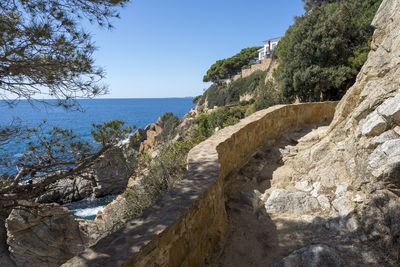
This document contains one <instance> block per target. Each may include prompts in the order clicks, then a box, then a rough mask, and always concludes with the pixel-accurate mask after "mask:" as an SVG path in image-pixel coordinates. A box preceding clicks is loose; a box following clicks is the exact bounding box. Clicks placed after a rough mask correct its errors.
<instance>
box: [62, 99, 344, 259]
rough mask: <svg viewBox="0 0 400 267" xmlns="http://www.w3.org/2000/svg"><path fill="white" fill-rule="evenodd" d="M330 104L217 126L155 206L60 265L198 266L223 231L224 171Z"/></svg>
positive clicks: (326, 113) (279, 109)
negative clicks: (175, 183) (182, 175)
mask: <svg viewBox="0 0 400 267" xmlns="http://www.w3.org/2000/svg"><path fill="white" fill-rule="evenodd" d="M336 104H337V102H324V103H305V104H294V105H279V106H274V107H271V108H269V109H266V110H262V111H259V112H256V113H254V114H252V115H251V116H249V117H247V118H245V119H243V120H241V121H240V122H239V123H238V124H236V125H233V126H230V127H227V128H224V129H222V130H220V131H219V132H218V133H216V134H215V135H213V136H212V137H211V138H209V139H207V140H206V141H204V142H202V143H200V144H199V145H197V146H196V147H194V148H193V149H192V150H191V151H190V152H189V155H188V171H187V174H186V175H185V178H184V179H183V180H182V181H180V182H179V183H177V185H176V186H175V188H174V189H173V190H172V191H170V192H168V193H167V194H166V195H165V196H164V197H163V198H162V199H161V200H160V201H159V202H158V203H157V204H156V205H155V206H153V207H151V208H149V209H147V210H146V211H145V212H144V213H143V214H142V216H140V217H138V218H136V219H134V220H132V221H130V222H128V223H127V224H126V225H125V226H124V227H123V228H122V229H120V230H119V231H117V232H115V233H113V234H111V235H109V236H107V237H105V238H104V239H102V240H100V241H99V242H98V243H97V244H96V245H94V246H93V247H91V248H89V249H87V250H86V251H84V252H83V253H81V254H80V255H78V256H77V257H75V258H73V259H71V260H69V261H68V262H67V263H65V264H64V265H63V266H202V265H203V263H204V261H205V259H206V258H207V256H208V255H210V254H211V252H212V251H213V250H214V249H215V247H216V246H217V244H218V242H219V241H221V240H223V238H224V237H225V235H226V231H227V216H226V210H225V199H224V193H225V192H224V184H225V181H226V178H227V177H229V174H230V173H232V172H233V171H235V170H237V169H238V168H240V167H241V166H242V165H243V164H245V163H246V162H247V160H248V159H249V158H250V157H251V156H252V155H253V153H254V152H255V151H256V149H257V148H259V147H261V146H263V145H264V144H265V143H266V142H267V141H268V140H271V139H275V138H277V137H278V136H279V135H280V134H281V133H283V132H285V131H287V130H289V129H290V128H292V127H296V126H302V125H305V124H316V123H318V124H319V123H323V122H326V123H328V122H329V121H331V120H332V118H333V115H334V112H335V106H336Z"/></svg>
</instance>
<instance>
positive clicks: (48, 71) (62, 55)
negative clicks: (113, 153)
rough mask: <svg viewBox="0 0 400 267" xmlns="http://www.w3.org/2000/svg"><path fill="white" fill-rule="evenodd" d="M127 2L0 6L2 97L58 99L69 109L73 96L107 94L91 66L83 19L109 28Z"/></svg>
mask: <svg viewBox="0 0 400 267" xmlns="http://www.w3.org/2000/svg"><path fill="white" fill-rule="evenodd" d="M128 1H129V0H105V1H92V0H59V1H50V0H29V1H27V0H23V1H22V0H21V1H1V2H0V44H1V49H0V62H1V64H0V73H1V76H0V98H1V99H5V100H8V99H17V98H26V99H32V98H34V96H36V95H38V96H40V97H41V98H42V96H43V95H47V96H50V97H51V98H56V99H58V100H59V101H58V102H57V104H58V105H60V106H65V107H71V106H73V105H74V104H76V102H74V101H73V99H75V98H90V97H94V96H96V95H99V94H103V93H105V92H106V87H105V86H104V85H102V84H100V83H99V80H100V79H101V78H102V77H103V75H104V73H103V71H102V70H101V68H99V67H96V66H95V65H94V60H93V58H92V54H93V51H94V46H93V43H92V42H91V38H90V34H89V33H87V32H85V31H84V30H83V29H82V27H81V25H80V22H81V21H82V19H87V20H88V21H89V22H91V23H96V24H98V25H99V26H100V27H106V28H111V27H112V26H111V24H110V20H111V19H112V18H118V17H119V15H118V13H117V8H118V7H119V6H124V5H125V4H126V3H127V2H128Z"/></svg>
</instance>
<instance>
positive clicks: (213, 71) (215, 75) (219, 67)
mask: <svg viewBox="0 0 400 267" xmlns="http://www.w3.org/2000/svg"><path fill="white" fill-rule="evenodd" d="M260 48H261V47H259V46H256V47H249V48H244V49H242V50H241V51H240V52H239V53H238V54H236V55H234V56H233V57H230V58H227V59H221V60H218V61H217V62H215V63H214V64H213V65H212V66H211V67H210V69H209V70H208V71H207V74H206V75H205V76H204V77H203V81H204V82H218V81H219V80H223V79H227V78H230V77H232V76H233V75H235V74H237V73H239V72H240V71H241V70H242V68H243V67H244V66H247V65H248V64H249V63H250V61H251V60H253V59H254V58H256V57H257V56H258V52H257V50H258V49H260Z"/></svg>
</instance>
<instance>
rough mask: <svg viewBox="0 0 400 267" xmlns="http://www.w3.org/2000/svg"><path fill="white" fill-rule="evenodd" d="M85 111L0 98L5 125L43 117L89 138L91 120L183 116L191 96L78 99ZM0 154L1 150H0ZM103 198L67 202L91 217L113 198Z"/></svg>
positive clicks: (16, 147) (15, 151) (15, 148)
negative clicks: (10, 103) (167, 115)
mask: <svg viewBox="0 0 400 267" xmlns="http://www.w3.org/2000/svg"><path fill="white" fill-rule="evenodd" d="M47 101H49V102H50V103H55V102H54V100H47ZM78 103H79V104H80V106H81V107H82V109H83V110H84V112H78V111H66V110H64V109H62V108H55V107H52V106H48V105H43V104H40V103H33V104H34V105H32V104H31V103H29V102H28V101H26V100H20V101H17V102H16V103H15V104H16V105H15V107H14V108H9V107H8V105H7V104H6V103H5V102H4V101H0V125H1V126H5V125H7V124H9V123H11V122H12V121H20V123H21V125H23V126H28V127H35V126H38V125H39V124H40V123H41V122H43V120H46V121H47V123H46V124H47V125H49V126H53V125H57V126H58V127H60V128H66V129H73V130H74V131H75V133H76V134H78V135H80V136H82V137H83V138H84V139H85V140H87V141H90V140H91V134H90V130H91V129H92V124H93V123H95V124H100V123H102V122H104V121H112V120H122V121H125V123H126V125H129V126H136V128H144V127H146V126H147V125H148V124H150V123H154V122H156V121H157V119H158V118H159V117H160V116H162V115H163V114H164V113H166V112H172V113H174V114H175V115H176V116H178V117H179V118H182V117H183V116H184V115H185V114H186V113H187V112H189V110H190V109H191V108H193V107H194V104H193V103H192V98H189V97H187V98H124V99H85V100H78ZM6 152H7V154H9V155H13V156H15V157H18V156H19V155H21V153H23V152H24V146H23V144H11V145H8V146H7V147H6ZM0 156H1V154H0ZM112 199H113V198H112V197H106V198H105V199H87V200H83V201H80V202H77V203H74V204H72V205H68V208H69V209H70V211H71V212H72V213H73V214H74V215H75V216H76V217H80V218H86V219H93V218H94V217H95V215H96V213H97V211H99V210H102V209H104V207H105V205H106V204H108V203H109V202H111V201H112Z"/></svg>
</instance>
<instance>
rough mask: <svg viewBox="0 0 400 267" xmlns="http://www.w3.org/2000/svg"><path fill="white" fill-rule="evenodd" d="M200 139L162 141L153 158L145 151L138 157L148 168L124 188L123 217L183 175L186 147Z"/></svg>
mask: <svg viewBox="0 0 400 267" xmlns="http://www.w3.org/2000/svg"><path fill="white" fill-rule="evenodd" d="M203 140H204V138H203V137H200V136H195V137H192V138H189V139H186V140H184V141H176V142H173V143H171V144H169V145H165V146H164V147H162V148H161V151H160V154H159V156H158V157H156V158H155V159H151V157H150V156H149V155H148V154H147V153H146V152H144V153H143V154H142V155H141V156H140V157H139V160H140V162H141V164H140V165H141V166H142V167H143V166H146V167H147V169H148V170H149V171H148V173H147V174H146V175H145V176H144V177H142V179H141V180H140V181H139V182H138V183H137V184H135V185H133V186H132V187H129V188H128V189H126V190H125V192H124V197H125V199H126V201H127V209H126V210H124V219H125V220H129V219H132V218H134V217H136V216H138V215H140V214H141V213H142V212H143V210H144V209H145V208H147V207H149V206H151V205H152V204H154V203H155V202H156V201H157V200H158V199H159V198H160V197H161V196H162V195H164V194H165V193H166V192H167V191H168V190H169V189H171V188H172V187H173V185H174V183H175V182H176V181H179V180H181V179H182V178H183V176H184V174H185V172H186V165H187V163H186V157H187V154H188V153H189V150H190V149H192V148H193V147H194V146H195V145H196V144H198V143H200V142H201V141H203Z"/></svg>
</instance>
